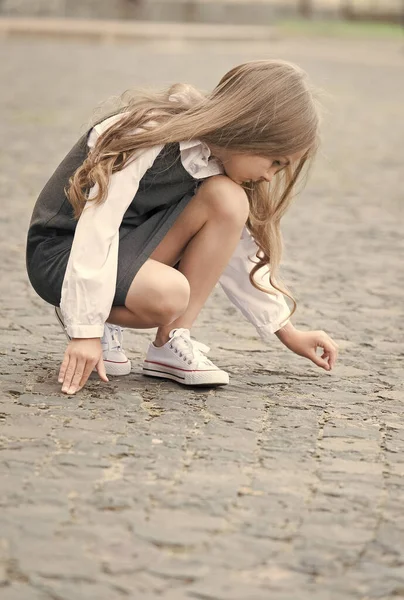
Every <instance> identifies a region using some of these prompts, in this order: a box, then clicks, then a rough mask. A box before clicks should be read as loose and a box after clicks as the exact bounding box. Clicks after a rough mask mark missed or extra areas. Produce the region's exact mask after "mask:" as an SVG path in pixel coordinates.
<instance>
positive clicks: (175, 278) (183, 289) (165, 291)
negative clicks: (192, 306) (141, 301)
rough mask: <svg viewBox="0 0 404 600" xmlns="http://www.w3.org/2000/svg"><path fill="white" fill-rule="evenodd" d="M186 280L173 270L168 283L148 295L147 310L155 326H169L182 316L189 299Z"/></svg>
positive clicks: (188, 288) (163, 283) (165, 282)
mask: <svg viewBox="0 0 404 600" xmlns="http://www.w3.org/2000/svg"><path fill="white" fill-rule="evenodd" d="M190 293H191V290H190V286H189V282H188V279H187V278H186V277H185V276H184V275H183V274H182V273H180V272H179V271H176V270H175V269H173V273H172V274H171V277H170V281H164V282H162V283H161V285H159V286H157V287H156V289H154V290H153V291H152V293H151V294H150V297H149V298H150V305H149V310H150V312H151V313H152V314H151V317H152V320H153V322H155V323H156V326H158V327H161V326H163V325H169V324H170V323H173V322H174V321H175V320H176V319H178V318H179V317H180V316H181V315H183V314H184V312H185V311H186V309H187V308H188V303H189V298H190Z"/></svg>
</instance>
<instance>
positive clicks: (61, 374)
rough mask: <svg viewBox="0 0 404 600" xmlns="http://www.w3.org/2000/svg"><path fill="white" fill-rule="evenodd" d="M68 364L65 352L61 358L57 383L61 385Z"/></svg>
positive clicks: (67, 356)
mask: <svg viewBox="0 0 404 600" xmlns="http://www.w3.org/2000/svg"><path fill="white" fill-rule="evenodd" d="M68 364H69V355H68V353H67V352H65V355H64V357H63V362H62V364H61V365H60V369H59V375H58V382H59V383H63V381H64V378H65V374H66V369H67V365H68Z"/></svg>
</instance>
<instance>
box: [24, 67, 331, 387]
mask: <svg viewBox="0 0 404 600" xmlns="http://www.w3.org/2000/svg"><path fill="white" fill-rule="evenodd" d="M317 143H318V114H317V110H316V105H315V102H314V100H313V97H312V94H311V91H310V87H309V85H308V83H307V81H306V75H305V73H304V72H302V71H301V70H300V69H299V68H297V67H295V66H294V65H291V64H289V63H286V62H283V61H278V60H262V61H253V62H249V63H246V64H243V65H240V66H238V67H236V68H234V69H232V70H231V71H230V72H229V73H227V74H226V75H225V76H224V77H223V78H222V80H221V81H220V83H219V84H218V85H217V87H216V88H215V89H214V90H213V92H212V93H210V94H208V95H203V94H202V93H200V92H198V91H197V90H195V89H194V88H192V87H190V86H184V85H175V86H173V87H172V88H170V89H169V90H168V91H167V92H165V93H145V92H136V93H134V94H133V95H132V96H131V97H130V98H129V100H128V101H126V102H125V105H124V106H122V107H121V108H120V109H119V111H117V112H116V113H115V114H114V115H112V116H110V117H108V118H106V119H104V120H103V121H101V122H99V123H98V124H96V125H95V126H94V127H92V128H91V129H90V130H89V131H87V132H86V133H85V135H83V136H82V137H81V138H80V139H79V141H78V142H77V143H76V144H75V146H74V147H73V148H72V150H71V151H70V152H69V154H68V155H67V156H66V158H65V159H64V160H63V161H62V163H61V164H60V165H59V167H58V168H57V169H56V171H55V173H54V174H53V175H52V177H51V179H50V180H49V181H48V183H47V184H46V186H45V188H44V189H43V191H42V193H41V194H40V196H39V198H38V201H37V203H36V206H35V209H34V213H33V216H32V220H31V224H30V228H29V232H28V245H27V268H28V274H29V278H30V280H31V283H32V285H33V287H34V288H35V290H36V292H37V293H38V294H39V295H40V296H41V297H42V298H43V299H44V300H45V301H46V302H49V303H50V304H52V305H54V306H55V307H56V315H57V317H58V319H59V321H60V323H61V324H62V326H63V327H64V329H65V331H66V333H67V336H68V338H69V343H68V345H67V349H66V352H65V355H64V358H63V362H62V365H61V367H60V371H59V382H60V383H61V384H62V391H63V392H66V393H68V394H74V393H75V392H77V391H78V390H80V389H81V388H82V387H83V386H84V384H85V383H86V381H87V379H88V377H89V375H90V374H91V372H92V371H93V370H94V368H96V369H97V371H98V374H99V377H100V378H101V379H102V380H103V381H108V379H107V374H111V375H124V374H127V373H129V372H130V368H131V365H130V362H129V360H128V359H127V357H126V355H125V353H124V351H123V349H122V331H121V327H134V328H152V327H158V329H157V335H156V338H155V340H154V342H153V343H152V344H150V347H149V350H148V352H147V355H146V358H145V361H144V364H143V373H144V374H145V375H149V376H152V377H162V378H168V379H173V380H174V381H177V382H179V383H182V384H184V385H223V384H226V383H228V381H229V376H228V374H227V373H226V372H225V371H222V370H221V369H220V368H218V367H217V366H215V365H214V364H213V363H212V362H211V361H210V360H208V358H207V357H206V352H207V350H208V348H206V346H204V345H203V344H200V343H199V342H196V341H195V340H193V339H191V337H190V328H191V327H192V324H193V322H194V321H195V319H196V317H197V316H198V314H199V312H200V310H201V308H202V306H203V305H204V303H205V301H206V299H207V298H208V296H209V294H210V293H211V291H212V289H213V287H214V286H215V284H216V283H217V281H220V283H221V285H222V286H223V289H224V291H225V292H226V294H227V295H228V297H229V298H230V300H231V301H232V302H233V303H234V304H235V305H236V306H237V307H238V308H239V309H240V311H241V312H242V314H243V315H244V316H245V317H247V319H249V320H250V321H251V322H252V323H253V324H254V326H255V327H256V328H257V330H258V332H259V334H260V335H261V337H262V338H264V339H266V338H267V337H268V334H272V333H276V335H277V337H278V338H279V339H280V340H281V342H283V343H284V344H285V345H286V346H287V347H288V348H290V349H291V350H292V351H294V352H296V353H297V354H300V355H302V356H305V357H307V358H309V359H311V360H312V361H313V362H314V363H315V364H317V365H318V366H320V367H322V368H324V369H326V370H331V369H332V367H333V366H334V363H335V360H336V357H337V345H336V344H335V342H333V340H331V339H330V338H329V337H328V336H327V335H326V334H325V333H324V332H322V331H314V332H302V331H298V330H297V329H295V328H294V327H293V325H292V324H291V322H290V321H289V317H290V314H291V312H292V313H293V312H294V309H295V303H294V300H293V298H292V297H291V296H290V295H289V293H288V292H287V291H286V290H285V289H284V288H283V287H282V286H281V284H280V282H279V281H278V280H277V278H276V272H277V268H278V265H279V262H280V258H281V249H282V244H281V234H280V230H279V223H280V219H281V217H282V216H283V214H284V213H285V211H286V209H287V208H288V206H289V204H290V201H291V197H292V192H293V190H294V187H295V184H296V182H297V181H298V179H299V177H300V176H301V174H302V172H303V170H304V166H305V165H306V163H307V162H308V160H309V159H311V158H312V157H313V156H314V154H315V151H316V148H317ZM268 267H270V275H269V273H268ZM285 295H286V296H287V297H289V298H290V300H291V301H292V303H293V310H292V311H290V310H289V308H288V305H287V303H286V301H285V298H284V296H285ZM318 347H320V348H322V349H323V353H322V355H321V356H320V355H317V353H316V351H317V348H318Z"/></svg>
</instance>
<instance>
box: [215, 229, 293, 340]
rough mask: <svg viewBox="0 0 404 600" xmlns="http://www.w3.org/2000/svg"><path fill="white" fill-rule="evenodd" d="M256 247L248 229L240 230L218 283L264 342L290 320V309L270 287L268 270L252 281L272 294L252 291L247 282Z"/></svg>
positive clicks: (281, 296) (262, 271) (257, 274)
mask: <svg viewBox="0 0 404 600" xmlns="http://www.w3.org/2000/svg"><path fill="white" fill-rule="evenodd" d="M257 249H258V248H257V245H256V243H255V241H254V238H253V237H252V236H251V234H250V233H249V231H248V230H247V228H246V227H245V228H244V229H243V232H242V235H241V238H240V241H239V243H238V245H237V248H236V250H235V252H234V254H233V256H232V257H231V259H230V261H229V263H228V265H227V267H226V269H225V270H224V272H223V273H222V276H221V277H220V280H219V283H220V285H221V286H222V288H223V290H224V292H225V293H226V295H227V297H228V298H229V300H231V302H232V303H233V304H234V305H235V306H236V307H237V308H238V309H239V310H240V311H241V313H242V314H243V315H244V317H246V319H248V320H249V321H250V322H251V323H252V324H253V325H254V327H255V328H256V330H257V331H258V333H259V335H260V336H261V338H262V339H263V340H264V341H269V339H270V335H271V334H273V333H275V332H276V331H278V329H280V328H281V327H283V325H285V324H286V323H287V321H288V319H289V314H290V309H289V307H288V305H287V303H286V300H285V297H284V295H283V294H281V293H280V292H278V290H276V289H275V288H273V287H271V286H270V284H269V276H268V270H267V269H265V268H264V267H263V268H262V269H260V270H259V271H258V272H257V273H256V275H255V280H256V281H257V282H258V283H262V285H263V286H264V287H266V288H269V289H271V291H273V292H274V294H267V293H265V292H262V291H261V290H258V289H257V288H255V287H254V286H253V285H252V284H251V282H250V279H249V274H250V272H251V269H252V267H253V266H254V265H253V262H256V261H257V259H256V257H255V255H256V252H257Z"/></svg>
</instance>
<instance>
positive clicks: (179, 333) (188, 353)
mask: <svg viewBox="0 0 404 600" xmlns="http://www.w3.org/2000/svg"><path fill="white" fill-rule="evenodd" d="M170 348H172V349H173V350H174V352H175V353H176V354H178V356H179V357H180V358H182V359H183V361H184V362H186V363H188V364H189V365H191V364H192V363H193V362H194V361H195V362H197V363H199V362H201V363H203V364H205V365H207V366H214V365H213V363H212V362H211V361H210V360H209V359H208V358H207V357H206V356H205V355H206V354H207V353H208V352H209V350H210V348H209V346H206V345H205V344H202V343H201V342H197V341H196V340H191V334H190V332H189V329H174V330H173V331H172V332H171V333H170Z"/></svg>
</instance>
